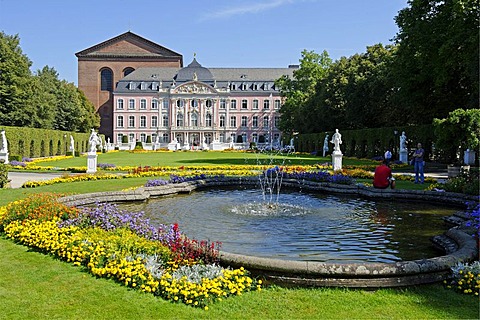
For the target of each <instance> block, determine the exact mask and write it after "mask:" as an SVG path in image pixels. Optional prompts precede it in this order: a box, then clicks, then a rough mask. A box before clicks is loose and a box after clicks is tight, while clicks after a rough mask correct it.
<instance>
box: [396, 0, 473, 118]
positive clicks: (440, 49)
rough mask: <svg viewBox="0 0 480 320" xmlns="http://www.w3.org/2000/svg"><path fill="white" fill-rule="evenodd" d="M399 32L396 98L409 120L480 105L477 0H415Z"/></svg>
mask: <svg viewBox="0 0 480 320" xmlns="http://www.w3.org/2000/svg"><path fill="white" fill-rule="evenodd" d="M408 5H409V6H408V7H407V8H405V9H402V10H400V11H399V14H398V16H397V17H396V19H395V20H396V23H397V25H398V27H399V32H398V34H397V35H396V37H395V41H396V43H397V44H398V45H399V47H398V51H397V54H396V58H395V73H396V79H397V80H398V82H397V84H396V88H397V90H398V94H397V96H396V97H397V101H396V102H397V104H398V106H399V107H400V109H401V111H402V113H403V114H404V118H405V120H406V122H407V123H415V124H418V123H431V121H432V119H433V118H434V117H437V118H444V117H446V116H447V115H448V113H449V112H450V111H453V110H454V109H456V108H457V107H458V106H464V107H466V108H476V107H478V94H479V77H478V75H479V64H478V57H479V37H478V26H479V5H478V1H476V0H448V1H444V0H410V1H408Z"/></svg>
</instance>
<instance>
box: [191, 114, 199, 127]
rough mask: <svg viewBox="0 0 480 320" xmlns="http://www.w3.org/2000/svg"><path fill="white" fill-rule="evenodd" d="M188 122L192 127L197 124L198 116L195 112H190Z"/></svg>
mask: <svg viewBox="0 0 480 320" xmlns="http://www.w3.org/2000/svg"><path fill="white" fill-rule="evenodd" d="M190 124H191V126H192V127H196V126H198V116H197V114H196V113H192V116H191V117H190Z"/></svg>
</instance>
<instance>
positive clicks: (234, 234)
mask: <svg viewBox="0 0 480 320" xmlns="http://www.w3.org/2000/svg"><path fill="white" fill-rule="evenodd" d="M119 207H120V208H121V209H127V210H130V211H144V212H145V214H146V216H147V217H149V218H150V219H151V222H152V223H153V224H160V223H163V224H172V223H178V224H179V227H180V231H181V232H182V233H184V234H186V235H187V236H188V237H189V238H193V239H197V240H210V241H219V242H221V251H226V252H230V253H236V254H242V255H250V256H257V257H264V258H274V259H283V260H297V261H317V262H329V263H365V262H385V263H391V262H397V261H408V260H415V259H425V258H432V257H435V256H438V255H440V254H441V252H439V251H437V250H435V248H434V247H433V245H432V243H431V242H430V238H431V237H432V236H434V235H439V234H442V233H443V232H445V231H446V230H447V227H446V226H445V224H444V221H443V220H442V217H444V216H448V215H452V214H453V213H454V212H456V211H458V209H456V208H453V207H448V206H445V205H436V204H432V203H427V202H421V201H401V200H398V199H397V200H395V199H392V200H381V201H380V200H370V199H365V198H361V197H358V196H348V197H347V196H338V195H327V194H314V193H306V192H301V191H294V190H288V189H287V190H285V189H284V190H283V191H282V193H281V194H280V196H279V201H278V203H276V204H274V205H267V204H266V203H265V202H264V200H263V197H262V194H261V192H259V190H257V189H248V188H242V189H238V188H235V189H234V188H225V187H222V188H220V189H218V188H216V189H205V190H199V191H195V192H193V193H191V194H188V195H177V196H173V197H165V198H157V199H151V200H149V201H148V202H145V203H144V202H142V203H122V204H119Z"/></svg>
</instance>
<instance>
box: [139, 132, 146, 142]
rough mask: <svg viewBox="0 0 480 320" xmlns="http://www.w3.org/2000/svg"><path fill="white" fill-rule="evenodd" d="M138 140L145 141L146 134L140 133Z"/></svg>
mask: <svg viewBox="0 0 480 320" xmlns="http://www.w3.org/2000/svg"><path fill="white" fill-rule="evenodd" d="M140 141H141V142H146V141H147V135H146V134H145V133H140Z"/></svg>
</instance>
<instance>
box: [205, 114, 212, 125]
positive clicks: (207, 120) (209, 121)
mask: <svg viewBox="0 0 480 320" xmlns="http://www.w3.org/2000/svg"><path fill="white" fill-rule="evenodd" d="M205 126H206V127H211V126H212V115H211V114H210V113H207V115H206V116H205Z"/></svg>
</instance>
